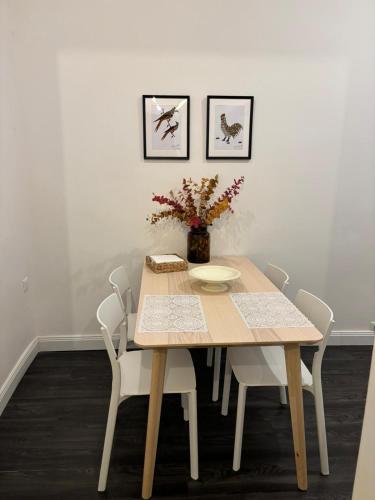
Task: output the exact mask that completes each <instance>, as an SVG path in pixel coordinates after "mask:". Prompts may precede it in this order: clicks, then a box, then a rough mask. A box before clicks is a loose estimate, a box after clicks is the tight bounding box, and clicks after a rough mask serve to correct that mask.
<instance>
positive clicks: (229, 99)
mask: <svg viewBox="0 0 375 500" xmlns="http://www.w3.org/2000/svg"><path fill="white" fill-rule="evenodd" d="M253 107H254V97H252V96H217V95H209V96H207V137H206V158H207V160H219V159H221V160H241V159H242V160H249V159H250V158H251V137H252V128H253Z"/></svg>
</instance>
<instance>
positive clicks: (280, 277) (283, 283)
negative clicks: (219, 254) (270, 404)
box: [264, 263, 289, 405]
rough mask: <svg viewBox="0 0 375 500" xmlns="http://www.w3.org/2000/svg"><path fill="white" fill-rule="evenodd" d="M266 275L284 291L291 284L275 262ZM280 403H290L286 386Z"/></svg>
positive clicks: (283, 388) (268, 265) (265, 272)
mask: <svg viewBox="0 0 375 500" xmlns="http://www.w3.org/2000/svg"><path fill="white" fill-rule="evenodd" d="M264 274H265V276H267V278H268V279H269V280H270V281H272V283H273V284H274V285H275V286H276V287H277V288H278V289H279V290H280V292H284V291H285V288H286V287H287V285H289V275H288V273H287V272H285V271H284V269H281V267H277V266H275V265H273V264H270V263H268V264H267V267H266V270H265V271H264ZM279 390H280V403H281V404H282V405H287V404H288V398H287V396H286V389H285V387H280V389H279Z"/></svg>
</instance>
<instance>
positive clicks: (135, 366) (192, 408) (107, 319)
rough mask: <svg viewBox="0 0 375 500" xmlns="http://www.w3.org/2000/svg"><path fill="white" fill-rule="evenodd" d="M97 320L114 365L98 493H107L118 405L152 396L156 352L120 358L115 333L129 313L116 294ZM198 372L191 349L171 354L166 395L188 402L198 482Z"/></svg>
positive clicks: (125, 354) (192, 462)
mask: <svg viewBox="0 0 375 500" xmlns="http://www.w3.org/2000/svg"><path fill="white" fill-rule="evenodd" d="M97 319H98V321H99V323H100V325H101V331H102V333H103V336H104V342H105V346H106V348H107V352H108V356H109V359H110V361H111V366H112V394H111V400H110V405H109V412H108V419H107V428H106V433H105V440H104V447H103V455H102V463H101V468H100V476H99V484H98V491H105V489H106V485H107V477H108V469H109V462H110V458H111V450H112V443H113V435H114V430H115V425H116V418H117V410H118V406H119V405H120V404H121V403H122V402H123V401H125V400H126V399H128V398H129V397H131V396H140V395H148V394H150V384H151V366H152V351H151V350H144V351H141V350H140V351H124V352H123V353H122V354H119V355H117V354H116V351H115V348H114V346H113V342H112V335H113V333H114V332H115V331H116V330H117V329H118V327H120V329H121V330H125V335H126V327H127V324H126V321H125V313H124V311H123V310H122V308H121V305H120V302H119V300H118V298H117V296H116V294H115V293H112V294H111V295H110V296H109V297H107V298H106V299H105V300H103V302H102V303H101V304H100V306H99V308H98V311H97ZM195 387H196V380H195V371H194V365H193V361H192V359H191V355H190V353H189V351H188V350H187V349H174V350H173V349H172V350H169V351H168V356H167V364H166V370H165V382H164V393H165V394H181V397H182V398H183V399H184V400H185V406H184V417H188V420H189V436H190V437H189V440H190V474H191V477H192V478H193V479H198V429H197V395H196V389H195Z"/></svg>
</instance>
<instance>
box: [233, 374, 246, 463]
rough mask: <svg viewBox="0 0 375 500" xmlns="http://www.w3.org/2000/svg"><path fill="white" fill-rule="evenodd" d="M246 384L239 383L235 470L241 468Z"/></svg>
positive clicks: (234, 457)
mask: <svg viewBox="0 0 375 500" xmlns="http://www.w3.org/2000/svg"><path fill="white" fill-rule="evenodd" d="M246 391H247V387H246V385H243V384H239V386H238V400H237V417H236V434H235V438H234V454H233V470H239V468H240V466H241V453H242V436H243V424H244V418H245V406H246Z"/></svg>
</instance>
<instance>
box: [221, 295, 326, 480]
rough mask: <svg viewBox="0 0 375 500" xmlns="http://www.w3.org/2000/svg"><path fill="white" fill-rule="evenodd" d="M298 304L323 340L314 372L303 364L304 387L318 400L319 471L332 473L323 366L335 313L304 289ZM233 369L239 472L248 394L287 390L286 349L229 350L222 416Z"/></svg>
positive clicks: (236, 455) (235, 464)
mask: <svg viewBox="0 0 375 500" xmlns="http://www.w3.org/2000/svg"><path fill="white" fill-rule="evenodd" d="M295 305H296V306H297V307H298V309H299V310H300V311H301V312H303V313H304V314H305V316H306V317H307V318H309V319H310V321H311V322H312V323H313V324H314V325H315V326H316V328H318V330H319V331H320V332H321V333H322V335H323V340H322V341H321V342H320V343H319V344H318V347H319V348H318V351H317V352H316V353H315V354H314V360H313V365H312V373H310V371H309V370H308V368H307V367H306V365H305V364H304V363H303V362H302V361H301V372H302V387H303V389H305V390H307V391H309V392H311V394H312V395H313V396H314V399H315V413H316V420H317V428H318V440H319V453H320V470H321V473H322V474H323V475H328V474H329V465H328V450H327V437H326V428H325V418H324V405H323V393H322V382H321V366H322V359H323V355H324V351H325V348H326V345H327V342H328V338H329V335H330V333H331V329H332V325H333V323H334V321H333V312H332V310H331V309H330V308H329V307H328V306H327V304H325V303H324V302H323V301H322V300H320V299H319V298H318V297H316V296H315V295H312V294H311V293H309V292H306V291H305V290H299V291H298V293H297V296H296V299H295ZM232 370H233V372H234V374H235V377H236V379H237V381H238V382H239V388H238V402H237V419H236V432H235V443H234V456H233V469H234V470H239V468H240V464H241V449H242V435H243V425H244V416H245V404H246V391H247V388H248V387H254V386H261V387H263V386H279V387H286V386H287V384H288V382H287V374H286V366H285V357H284V349H283V348H282V347H280V346H271V347H250V348H248V347H233V348H230V349H228V350H227V358H226V365H225V377H224V390H223V401H222V409H221V413H222V414H223V415H227V414H228V403H229V393H230V383H231V375H232Z"/></svg>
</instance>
